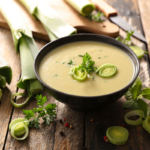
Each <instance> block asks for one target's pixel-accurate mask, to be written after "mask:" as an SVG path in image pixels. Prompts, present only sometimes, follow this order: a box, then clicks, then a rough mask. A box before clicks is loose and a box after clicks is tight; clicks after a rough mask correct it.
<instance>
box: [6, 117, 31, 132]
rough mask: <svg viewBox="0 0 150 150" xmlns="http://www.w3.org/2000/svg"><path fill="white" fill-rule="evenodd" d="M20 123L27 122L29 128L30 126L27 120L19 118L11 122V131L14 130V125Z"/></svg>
mask: <svg viewBox="0 0 150 150" xmlns="http://www.w3.org/2000/svg"><path fill="white" fill-rule="evenodd" d="M19 122H25V123H26V125H27V126H29V121H28V120H27V119H25V118H17V119H14V120H13V121H11V123H10V124H9V130H10V129H11V128H12V126H13V125H15V124H16V123H19Z"/></svg>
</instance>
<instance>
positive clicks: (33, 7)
mask: <svg viewBox="0 0 150 150" xmlns="http://www.w3.org/2000/svg"><path fill="white" fill-rule="evenodd" d="M20 2H21V3H23V5H24V6H25V7H26V8H27V10H28V11H29V13H30V14H32V15H33V16H34V17H35V18H37V19H39V20H40V21H41V23H42V24H43V26H44V28H45V29H46V31H47V33H48V36H49V38H50V39H51V40H55V39H57V38H61V37H64V36H68V35H71V34H74V33H76V32H77V31H76V29H75V28H73V27H72V26H71V25H69V24H68V23H66V22H65V21H64V20H63V19H61V18H60V16H59V15H58V14H57V13H56V12H55V10H53V9H52V8H51V7H50V6H49V5H48V4H47V3H46V2H45V1H40V0H20Z"/></svg>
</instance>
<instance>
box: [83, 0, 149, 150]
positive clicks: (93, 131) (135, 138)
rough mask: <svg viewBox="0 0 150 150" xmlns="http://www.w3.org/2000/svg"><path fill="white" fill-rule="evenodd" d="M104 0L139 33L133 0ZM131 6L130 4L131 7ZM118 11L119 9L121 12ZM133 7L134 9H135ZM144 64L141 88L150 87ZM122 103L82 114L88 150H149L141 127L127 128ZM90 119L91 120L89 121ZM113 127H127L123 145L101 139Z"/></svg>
mask: <svg viewBox="0 0 150 150" xmlns="http://www.w3.org/2000/svg"><path fill="white" fill-rule="evenodd" d="M105 1H106V2H108V3H111V4H113V6H114V7H115V8H116V9H117V10H118V12H119V13H120V14H123V15H122V17H124V19H126V20H127V21H128V22H129V23H130V24H131V25H133V26H134V27H135V28H136V29H138V30H140V31H141V32H142V28H141V27H142V26H141V22H140V18H139V12H138V9H137V3H135V1H132V2H131V1H130V2H129V1H127V0H119V1H116V0H112V1H109V0H105ZM117 2H118V3H117ZM131 3H132V4H133V5H131ZM134 5H135V6H134ZM120 8H121V9H122V11H121V12H120ZM129 8H130V9H129ZM135 8H136V9H137V10H135ZM128 9H129V11H130V10H132V11H133V10H134V11H133V14H134V15H133V16H132V15H126V11H128ZM120 35H121V37H125V35H126V33H125V32H124V31H123V30H121V29H120ZM132 43H133V44H135V45H137V46H139V47H142V48H143V49H144V50H146V47H145V45H144V44H143V43H141V42H139V41H138V40H136V39H135V38H132ZM147 62H148V56H147V55H145V56H144V57H143V58H142V59H141V60H140V74H139V77H140V78H141V80H142V83H143V86H145V87H146V86H148V87H150V78H149V77H150V76H149V64H148V63H147ZM125 101H126V100H125V98H124V97H122V98H120V99H119V100H118V101H116V102H115V103H113V104H110V105H109V106H107V107H106V108H104V109H102V110H100V111H98V112H95V113H87V114H86V115H85V116H86V117H85V120H86V121H85V146H86V148H87V149H88V150H105V149H107V150H149V147H150V144H149V142H148V139H149V138H150V135H149V134H148V133H147V132H146V131H145V130H144V129H143V128H142V126H141V125H140V126H130V125H127V124H126V123H125V121H124V115H125V113H126V112H127V111H129V110H128V109H123V108H122V105H123V103H124V102H125ZM147 103H148V104H149V101H147ZM91 119H93V120H94V121H93V122H91V121H90V120H91ZM116 125H117V126H121V125H125V128H127V129H128V131H129V132H130V135H129V140H128V142H127V144H126V145H124V146H115V145H112V144H110V143H106V142H104V140H103V137H104V136H105V135H106V130H107V129H108V127H110V126H116Z"/></svg>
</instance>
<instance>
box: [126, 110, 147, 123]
mask: <svg viewBox="0 0 150 150" xmlns="http://www.w3.org/2000/svg"><path fill="white" fill-rule="evenodd" d="M131 116H139V118H138V119H137V120H130V119H128V118H129V117H131ZM142 118H145V116H144V113H143V111H142V110H132V111H130V112H128V113H126V115H125V116H124V119H125V122H126V123H127V124H130V125H140V124H141V123H142V121H143V120H142Z"/></svg>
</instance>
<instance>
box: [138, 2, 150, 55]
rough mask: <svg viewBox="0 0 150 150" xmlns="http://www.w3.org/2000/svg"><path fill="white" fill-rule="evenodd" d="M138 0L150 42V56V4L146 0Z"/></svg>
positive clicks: (149, 49) (144, 27) (146, 34)
mask: <svg viewBox="0 0 150 150" xmlns="http://www.w3.org/2000/svg"><path fill="white" fill-rule="evenodd" d="M137 1H138V4H139V5H138V6H139V10H140V14H141V20H142V25H143V30H144V33H145V37H146V40H147V44H148V51H149V56H150V30H149V27H150V17H149V15H150V9H149V8H150V4H149V3H146V2H145V1H144V0H137Z"/></svg>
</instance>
